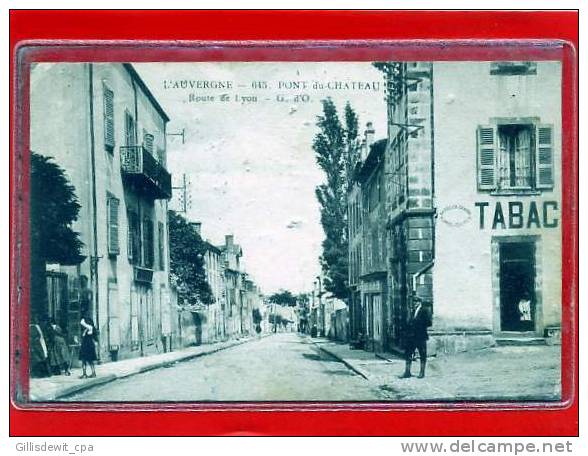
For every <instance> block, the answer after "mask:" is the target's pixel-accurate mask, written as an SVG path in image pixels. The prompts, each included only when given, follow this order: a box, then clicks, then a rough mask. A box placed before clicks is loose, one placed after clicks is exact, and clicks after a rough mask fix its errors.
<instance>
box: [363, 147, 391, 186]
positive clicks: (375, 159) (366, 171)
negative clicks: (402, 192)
mask: <svg viewBox="0 0 588 456" xmlns="http://www.w3.org/2000/svg"><path fill="white" fill-rule="evenodd" d="M387 144H388V139H380V140H378V141H376V142H375V143H373V144H372V146H371V147H370V153H369V154H368V156H367V157H366V159H365V161H364V162H363V164H362V165H361V168H360V169H359V172H358V173H357V180H358V181H359V182H361V183H363V182H365V181H366V180H367V179H368V178H369V177H370V175H371V174H372V172H373V170H374V169H376V167H377V166H378V165H379V164H380V163H383V160H382V158H383V157H384V152H385V151H386V145H387Z"/></svg>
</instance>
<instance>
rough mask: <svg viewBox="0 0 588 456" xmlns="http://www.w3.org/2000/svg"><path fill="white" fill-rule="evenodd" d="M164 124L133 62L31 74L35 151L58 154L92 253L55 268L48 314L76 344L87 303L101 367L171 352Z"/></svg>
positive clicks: (46, 67)
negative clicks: (111, 361) (95, 330)
mask: <svg viewBox="0 0 588 456" xmlns="http://www.w3.org/2000/svg"><path fill="white" fill-rule="evenodd" d="M168 120H169V119H168V117H167V115H166V113H165V112H164V111H163V109H162V108H161V106H160V105H159V103H158V101H157V100H156V99H155V98H154V96H153V95H152V93H151V92H150V90H149V88H148V87H147V86H146V85H145V83H144V82H143V80H142V79H141V78H140V76H139V75H138V74H137V72H136V71H135V69H134V68H133V66H132V65H130V64H94V63H75V64H44V63H41V64H37V65H35V66H33V68H32V70H31V79H30V123H31V134H30V145H31V150H33V151H35V152H36V153H38V154H41V155H44V156H48V157H53V158H54V159H55V162H56V163H57V164H58V165H60V166H61V167H62V168H63V169H64V170H65V171H66V174H67V176H68V178H69V179H70V181H71V183H72V185H73V186H74V187H75V191H76V195H77V197H78V199H79V202H80V205H81V210H80V214H79V219H78V220H77V221H76V222H75V224H74V227H73V228H74V230H76V231H78V232H79V233H80V238H81V240H82V241H83V243H84V251H83V254H84V256H85V257H86V260H85V261H84V262H83V263H82V264H80V265H79V266H76V267H72V266H63V265H50V266H49V268H48V269H49V270H48V272H47V287H48V292H49V303H48V308H47V309H46V314H47V316H50V317H54V318H56V320H57V321H58V322H59V323H60V324H61V325H62V326H63V327H64V329H65V330H66V331H67V333H68V339H69V341H70V343H71V344H72V345H75V344H76V343H79V333H80V331H79V321H80V314H81V312H82V310H84V309H82V307H87V308H88V311H89V312H90V314H91V315H92V317H93V319H94V321H95V323H96V325H97V326H98V328H99V331H100V338H99V352H100V357H101V359H102V360H103V361H105V360H107V359H109V358H111V359H117V358H120V357H132V356H139V355H146V354H149V353H151V352H157V351H162V350H165V349H166V345H168V342H169V339H170V336H171V315H170V313H171V309H170V299H169V279H168V276H169V249H168V227H167V201H168V200H169V198H170V197H171V176H170V174H169V173H168V172H167V170H166V137H165V128H166V124H167V122H168ZM33 254H34V253H33Z"/></svg>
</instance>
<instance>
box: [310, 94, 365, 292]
mask: <svg viewBox="0 0 588 456" xmlns="http://www.w3.org/2000/svg"><path fill="white" fill-rule="evenodd" d="M322 103H323V113H322V115H321V116H318V120H317V127H318V128H319V132H318V133H317V134H316V136H315V137H314V141H313V145H312V148H313V150H314V152H315V157H316V161H317V164H318V165H319V167H320V168H321V169H322V170H323V172H324V173H325V177H326V181H325V183H323V184H321V185H319V186H318V187H317V188H316V191H315V193H316V197H317V199H318V202H319V204H320V206H321V209H320V210H321V224H322V226H323V230H324V232H325V240H324V241H323V244H322V248H323V252H322V255H321V258H320V261H321V266H322V270H323V273H324V275H325V281H324V285H325V290H326V291H328V292H331V293H332V294H333V296H335V297H337V298H340V299H347V297H348V288H347V285H346V282H347V277H348V268H349V261H348V245H349V240H348V235H347V189H348V185H349V180H350V176H351V173H352V170H353V166H354V164H355V162H356V160H357V157H356V153H357V133H358V117H357V114H356V113H355V111H354V110H353V108H352V107H351V105H350V104H349V103H347V104H346V106H345V126H343V125H342V124H341V121H340V120H339V115H338V114H337V108H336V107H335V104H334V103H333V101H332V100H331V99H330V98H327V99H325V100H323V101H322Z"/></svg>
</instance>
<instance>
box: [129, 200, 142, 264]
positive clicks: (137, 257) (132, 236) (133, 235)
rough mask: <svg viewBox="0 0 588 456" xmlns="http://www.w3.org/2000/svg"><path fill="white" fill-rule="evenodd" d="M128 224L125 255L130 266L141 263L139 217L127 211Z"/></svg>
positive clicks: (133, 212)
mask: <svg viewBox="0 0 588 456" xmlns="http://www.w3.org/2000/svg"><path fill="white" fill-rule="evenodd" d="M127 221H128V224H129V230H128V237H127V255H128V258H129V260H130V261H131V263H132V264H137V265H138V264H140V263H141V237H140V228H139V217H138V216H137V213H136V212H135V211H132V210H129V211H127Z"/></svg>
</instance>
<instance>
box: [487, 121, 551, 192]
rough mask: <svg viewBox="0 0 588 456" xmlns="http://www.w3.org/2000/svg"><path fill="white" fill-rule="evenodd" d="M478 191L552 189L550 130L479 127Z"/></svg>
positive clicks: (540, 126)
mask: <svg viewBox="0 0 588 456" xmlns="http://www.w3.org/2000/svg"><path fill="white" fill-rule="evenodd" d="M477 144H478V146H477V149H478V159H477V162H478V173H477V174H478V190H482V191H484V190H488V191H505V192H509V191H516V192H526V191H537V190H550V189H552V188H553V180H554V179H553V127H552V126H551V125H545V124H533V123H503V124H497V125H482V126H480V127H478V131H477Z"/></svg>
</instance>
